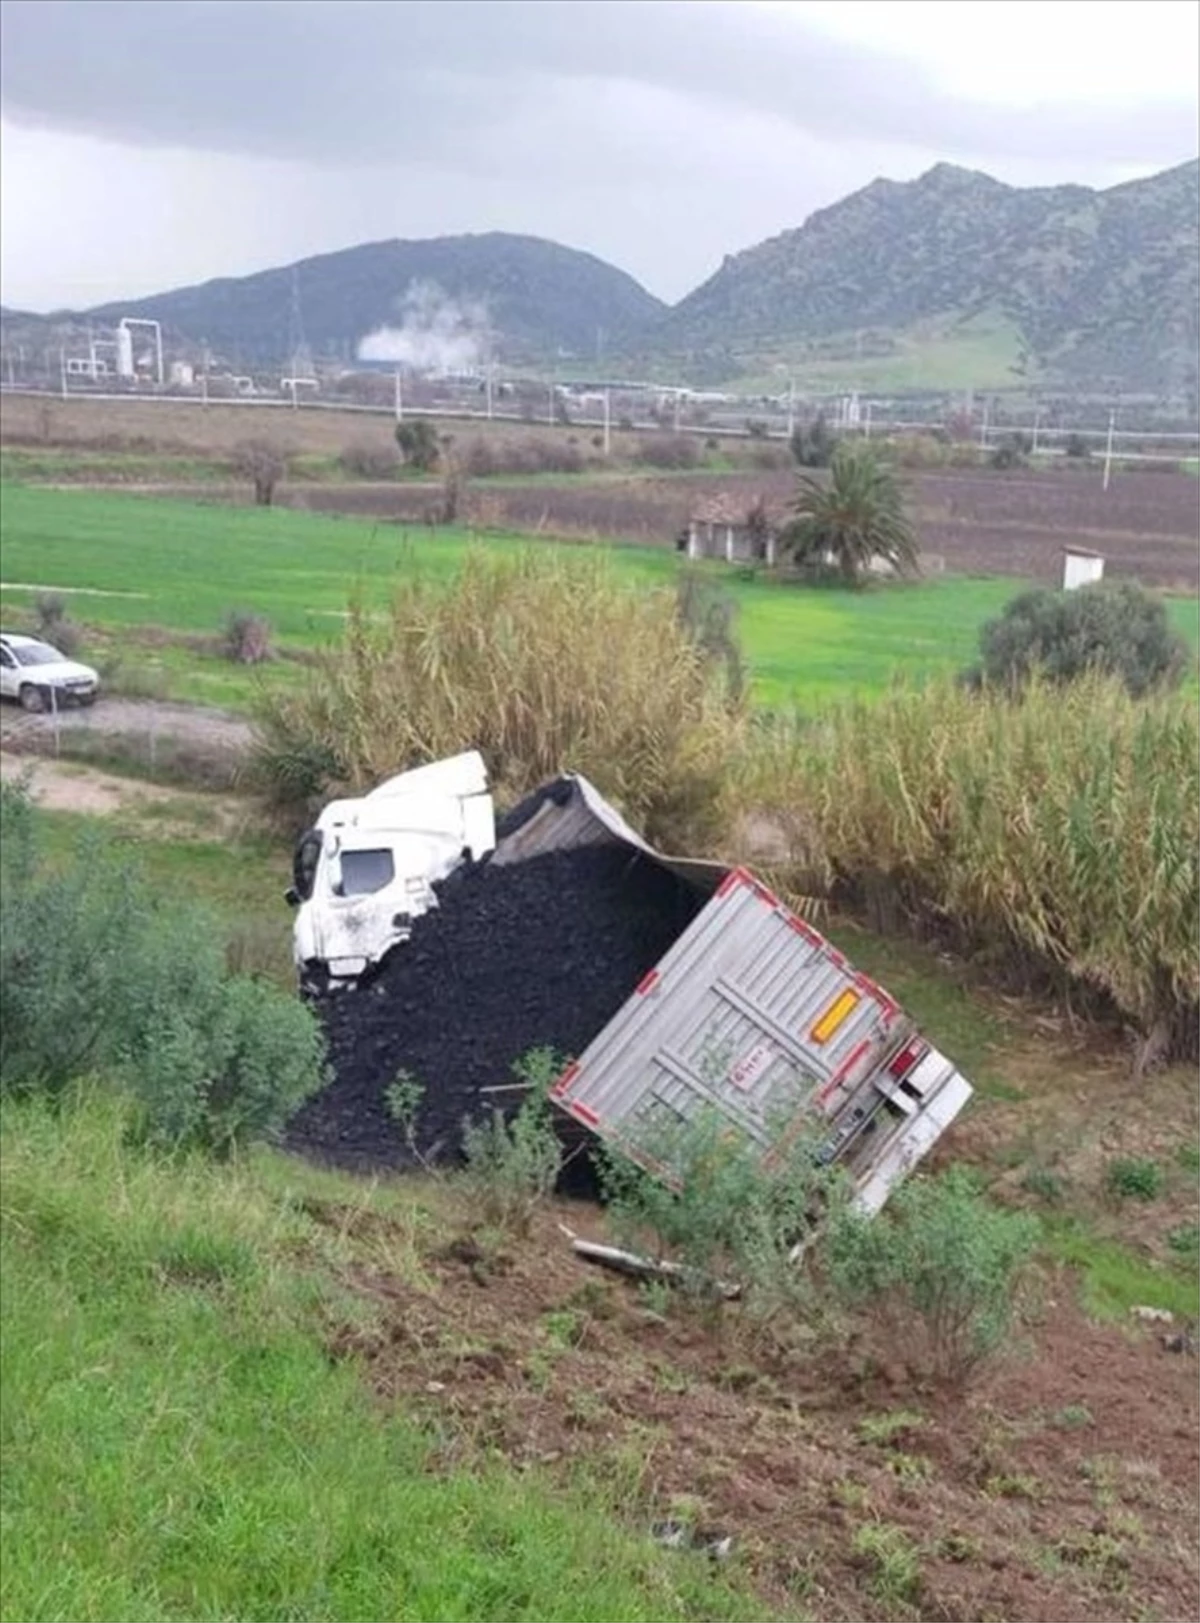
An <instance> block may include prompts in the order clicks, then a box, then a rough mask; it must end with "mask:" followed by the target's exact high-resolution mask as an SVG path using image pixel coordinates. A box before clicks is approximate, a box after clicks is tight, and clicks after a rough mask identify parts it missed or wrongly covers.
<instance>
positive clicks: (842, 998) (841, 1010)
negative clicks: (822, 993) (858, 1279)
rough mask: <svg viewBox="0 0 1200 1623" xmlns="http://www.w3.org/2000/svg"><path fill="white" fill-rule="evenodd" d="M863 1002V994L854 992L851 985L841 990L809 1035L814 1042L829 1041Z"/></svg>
mask: <svg viewBox="0 0 1200 1623" xmlns="http://www.w3.org/2000/svg"><path fill="white" fill-rule="evenodd" d="M861 1002H862V996H861V994H860V993H858V992H852V991H851V990H850V988H849V987H847V988H846V990H845V991H844V992H839V993H838V995H837V997H835V998H834V1000H833V1002H832V1003H831V1004H830V1005H829V1007H828V1008H827V1009H826V1010H825V1013H824V1014H823V1015H822V1016H821V1018H820V1019H819V1020H818V1021H817V1023H816V1025H815V1026H814V1027H813V1028H812V1030H811V1031H810V1032H809V1034H808V1035H809V1036H810V1037H811V1039H812V1040H813V1042H814V1043H827V1042H828V1041H829V1039H830V1038H831V1037H832V1036H833V1034H834V1032H835V1031H836V1030H837V1029H838V1027H839V1026H840V1025H842V1024H843V1023H844V1022H845V1021H846V1020H848V1019H849V1018H850V1015H851V1014H852V1013H853V1011H854V1010H855V1009H856V1008H857V1007H858V1005H859V1004H860V1003H861Z"/></svg>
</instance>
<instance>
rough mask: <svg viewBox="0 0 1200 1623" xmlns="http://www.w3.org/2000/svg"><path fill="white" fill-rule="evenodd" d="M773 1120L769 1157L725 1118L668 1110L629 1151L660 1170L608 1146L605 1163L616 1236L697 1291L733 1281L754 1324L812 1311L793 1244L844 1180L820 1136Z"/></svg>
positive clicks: (832, 1202) (831, 1203)
mask: <svg viewBox="0 0 1200 1623" xmlns="http://www.w3.org/2000/svg"><path fill="white" fill-rule="evenodd" d="M715 1063H716V1064H720V1061H719V1059H718V1060H716V1061H715ZM774 1125H775V1126H776V1127H777V1128H778V1129H779V1130H778V1131H776V1132H775V1133H774V1134H773V1139H774V1142H776V1143H778V1144H785V1145H786V1146H787V1147H786V1149H785V1150H784V1151H783V1152H782V1153H781V1154H779V1155H777V1156H776V1157H775V1158H774V1159H773V1160H771V1161H770V1162H769V1163H767V1162H765V1161H764V1158H763V1153H762V1149H761V1147H760V1146H759V1145H757V1144H755V1143H753V1142H751V1141H750V1140H749V1139H747V1138H745V1137H744V1136H743V1135H741V1134H739V1133H737V1132H734V1131H731V1129H730V1125H729V1121H728V1119H727V1118H726V1117H725V1116H723V1115H722V1114H721V1113H720V1112H718V1111H716V1110H703V1111H701V1112H699V1113H698V1114H697V1116H696V1117H695V1118H693V1119H692V1120H690V1121H686V1122H681V1121H678V1120H677V1119H675V1118H674V1117H669V1118H665V1119H663V1120H662V1121H649V1122H646V1123H643V1124H642V1125H641V1127H640V1130H638V1131H636V1133H635V1137H634V1139H633V1142H632V1144H631V1148H632V1149H633V1150H636V1152H637V1153H638V1154H639V1155H640V1156H642V1157H644V1159H645V1160H646V1162H647V1163H648V1164H649V1165H652V1166H655V1167H657V1168H658V1169H659V1173H658V1175H651V1174H650V1173H649V1172H647V1171H645V1170H644V1168H643V1166H642V1164H641V1163H640V1161H638V1160H635V1159H633V1158H632V1157H631V1156H630V1155H628V1154H626V1153H623V1152H621V1151H619V1150H609V1151H608V1152H607V1153H606V1155H605V1157H604V1162H603V1169H602V1180H603V1184H604V1189H605V1194H606V1196H607V1200H608V1220H609V1222H610V1224H611V1225H612V1227H613V1230H614V1232H615V1234H616V1235H617V1237H618V1239H619V1241H620V1242H621V1243H623V1244H626V1245H629V1246H631V1247H632V1248H634V1249H638V1250H643V1251H646V1250H648V1251H649V1253H650V1254H651V1255H652V1256H654V1257H655V1258H656V1259H658V1260H664V1259H665V1260H668V1261H671V1262H674V1263H676V1264H678V1265H679V1266H680V1267H682V1269H683V1270H684V1274H683V1284H684V1285H685V1287H686V1288H688V1289H690V1291H691V1292H692V1293H693V1294H698V1295H701V1296H710V1297H711V1296H712V1295H713V1294H714V1286H715V1282H716V1281H718V1280H719V1281H720V1282H721V1283H723V1284H733V1285H735V1286H737V1287H738V1289H739V1290H740V1292H741V1297H742V1300H743V1302H744V1305H745V1310H746V1312H747V1314H748V1315H749V1317H750V1319H751V1320H752V1321H753V1323H754V1325H755V1326H756V1328H757V1329H758V1330H759V1331H763V1330H766V1329H768V1328H769V1327H772V1326H774V1327H775V1328H776V1329H778V1328H779V1327H780V1324H781V1322H786V1321H787V1320H793V1321H794V1320H795V1319H796V1318H797V1317H798V1316H802V1315H803V1316H807V1315H809V1314H811V1313H812V1312H813V1311H815V1307H816V1298H815V1295H814V1292H813V1287H812V1283H811V1279H810V1277H809V1275H808V1273H807V1271H806V1270H805V1269H804V1268H803V1267H802V1266H800V1265H799V1264H798V1262H797V1261H796V1260H794V1258H795V1253H796V1248H797V1246H800V1245H803V1244H804V1242H805V1241H806V1240H807V1239H808V1238H809V1237H810V1236H811V1234H812V1232H813V1226H814V1223H815V1222H816V1220H817V1219H818V1218H819V1217H820V1216H822V1215H827V1214H828V1213H829V1211H830V1210H831V1209H832V1208H834V1207H836V1206H837V1205H838V1204H839V1203H840V1202H841V1201H842V1200H843V1199H844V1195H845V1187H846V1186H845V1182H844V1179H843V1175H842V1173H841V1172H840V1171H839V1170H838V1169H836V1168H828V1167H825V1166H823V1165H822V1164H821V1162H820V1158H819V1156H818V1154H817V1150H818V1146H819V1135H814V1133H799V1134H795V1133H792V1134H790V1135H789V1133H787V1132H785V1131H784V1130H783V1128H784V1125H785V1124H784V1123H782V1122H780V1123H776V1124H774Z"/></svg>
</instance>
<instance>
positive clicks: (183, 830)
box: [0, 751, 253, 839]
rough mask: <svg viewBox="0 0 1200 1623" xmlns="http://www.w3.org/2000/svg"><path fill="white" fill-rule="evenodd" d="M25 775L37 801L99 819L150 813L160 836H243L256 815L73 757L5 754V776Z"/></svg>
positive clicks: (240, 805) (9, 779)
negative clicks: (48, 757) (122, 775)
mask: <svg viewBox="0 0 1200 1623" xmlns="http://www.w3.org/2000/svg"><path fill="white" fill-rule="evenodd" d="M22 779H25V780H26V781H27V782H28V784H29V791H30V795H31V797H32V799H33V800H34V801H35V802H36V803H37V804H38V805H39V806H42V807H44V808H45V809H46V810H47V811H67V812H81V813H84V814H85V815H88V816H95V817H112V816H116V815H117V814H121V815H122V816H127V817H132V818H137V817H139V816H149V817H152V818H153V823H154V833H155V836H156V837H157V838H160V839H198V838H205V839H217V838H221V837H222V836H225V835H234V834H240V833H242V832H244V831H245V829H246V827H247V824H248V823H249V822H250V821H251V820H252V816H253V813H252V809H251V808H250V807H249V806H248V805H247V804H246V803H245V802H243V801H239V800H233V799H229V798H227V797H225V798H223V797H221V796H217V795H198V794H191V793H186V792H182V791H180V790H178V789H171V788H167V787H165V786H164V785H162V784H157V783H145V782H142V781H141V780H139V779H136V778H122V777H118V776H117V775H115V774H114V773H111V772H101V771H97V770H96V769H95V768H93V767H88V766H84V765H82V764H80V763H78V762H74V761H61V760H48V759H46V758H45V757H36V758H33V759H31V758H30V757H29V756H27V755H13V754H10V753H8V752H7V751H3V752H0V780H2V781H3V782H5V783H16V782H19V781H20V780H22ZM172 813H177V814H178V815H177V816H172Z"/></svg>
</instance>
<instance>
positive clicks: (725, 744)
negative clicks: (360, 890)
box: [256, 548, 744, 849]
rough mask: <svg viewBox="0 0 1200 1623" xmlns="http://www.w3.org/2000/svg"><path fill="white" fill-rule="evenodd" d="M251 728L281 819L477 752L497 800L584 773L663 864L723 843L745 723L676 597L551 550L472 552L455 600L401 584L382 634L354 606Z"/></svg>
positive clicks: (453, 591)
mask: <svg viewBox="0 0 1200 1623" xmlns="http://www.w3.org/2000/svg"><path fill="white" fill-rule="evenodd" d="M258 718H259V739H258V746H257V750H256V760H257V771H258V774H259V777H260V782H261V783H262V785H263V787H264V788H265V789H266V790H267V791H268V793H269V794H270V796H271V798H272V799H273V800H274V802H275V803H276V804H288V803H289V802H288V796H289V795H292V794H294V793H295V792H296V791H297V790H299V791H301V793H302V794H303V795H305V796H307V795H308V794H309V793H311V792H314V790H315V788H316V782H317V780H318V779H323V782H322V783H321V788H325V789H327V788H330V787H333V786H345V787H347V788H349V789H350V790H352V791H353V792H356V793H357V792H361V791H362V790H363V789H364V788H367V787H369V786H371V785H372V784H374V783H378V782H379V781H380V780H381V779H382V778H385V777H390V776H391V775H392V774H393V773H395V772H397V771H400V770H402V769H403V768H405V767H408V766H416V765H419V764H421V763H422V762H426V761H431V760H436V759H438V758H440V757H442V756H446V755H452V754H455V753H457V752H458V751H459V750H463V749H472V748H475V749H479V750H481V751H482V753H483V756H484V759H485V760H486V761H487V763H488V768H489V773H490V775H491V778H492V781H493V783H494V785H495V786H496V788H497V791H498V792H499V793H500V795H501V796H502V797H503V796H505V795H508V796H519V795H521V794H524V793H526V792H528V790H530V789H532V788H534V787H536V786H537V785H538V784H540V783H543V782H545V780H546V779H547V778H550V777H553V776H555V775H556V774H557V773H558V772H560V771H563V770H565V769H566V770H574V771H579V772H583V773H586V774H587V775H588V776H589V777H590V778H592V779H593V781H594V782H595V783H596V785H597V787H598V788H599V789H600V790H601V792H602V793H604V794H606V795H609V796H610V797H611V798H612V799H613V800H615V801H616V802H617V803H618V804H620V805H621V807H622V809H623V810H624V812H625V814H626V815H627V816H629V817H630V818H632V819H634V820H635V821H638V822H640V823H641V824H642V825H643V826H644V828H645V831H646V833H647V836H648V837H649V838H651V839H653V840H661V842H662V843H663V844H664V845H666V846H667V848H668V849H687V848H688V847H689V846H696V845H699V846H710V845H711V843H712V841H713V840H714V838H715V837H716V836H717V834H719V832H720V831H721V829H722V827H723V826H724V822H725V818H726V815H727V802H726V789H727V786H728V778H729V769H730V764H731V761H732V758H733V755H734V753H735V750H736V747H737V743H738V740H739V739H740V736H741V733H742V729H743V725H744V711H743V707H742V706H741V704H740V703H738V702H735V701H733V700H731V699H730V697H729V695H728V693H727V692H726V691H725V684H724V682H723V680H722V678H721V675H720V673H719V672H717V671H716V670H714V669H713V666H712V663H711V661H710V660H709V659H708V658H707V657H706V656H705V654H704V652H703V651H702V650H701V649H700V648H698V647H697V646H696V644H695V642H694V641H693V639H692V637H691V636H690V635H689V634H688V632H687V631H686V630H685V629H684V628H683V627H682V626H681V625H680V624H679V623H678V621H677V618H676V606H675V602H674V597H673V594H672V593H671V592H670V591H647V590H646V589H645V588H644V587H643V586H641V585H633V584H630V583H627V582H625V581H623V580H621V579H620V578H619V577H618V576H617V575H616V574H615V573H614V572H613V570H612V568H611V566H610V564H609V563H608V562H607V561H606V560H605V559H604V558H602V557H588V556H580V555H578V554H573V553H566V552H560V551H555V550H552V549H541V550H538V549H531V550H529V551H526V552H523V553H518V554H516V555H508V556H501V557H497V556H495V555H492V554H489V553H487V552H486V551H485V550H484V549H482V548H480V549H476V550H474V551H472V552H471V553H470V554H469V555H468V558H467V560H466V562H465V564H464V566H463V568H462V569H461V571H460V573H459V574H458V576H457V577H456V578H455V579H454V581H453V582H452V583H451V584H450V585H449V586H448V587H443V586H441V585H434V584H431V583H429V582H426V581H421V580H419V579H409V580H406V581H404V582H403V583H402V584H401V585H400V587H399V588H398V589H397V592H396V594H395V596H394V598H393V600H392V604H391V609H390V613H389V614H388V615H387V617H386V618H385V619H384V620H383V621H382V622H379V621H376V620H374V619H372V618H369V617H368V616H367V615H366V614H365V613H364V611H363V609H362V607H361V605H359V604H353V605H352V606H351V613H350V617H349V620H348V622H347V626H346V631H345V634H344V636H343V638H342V640H341V642H340V643H338V644H335V645H334V646H333V647H332V648H331V649H329V650H328V651H326V652H325V653H324V654H323V655H322V658H321V661H320V664H319V665H318V666H317V667H315V668H314V670H313V671H312V672H311V673H309V675H308V678H307V681H306V684H305V686H303V687H300V688H298V689H296V690H294V691H293V690H289V691H288V692H286V693H285V692H279V693H275V694H264V695H263V696H262V697H261V699H260V702H259V709H258ZM676 842H679V843H676Z"/></svg>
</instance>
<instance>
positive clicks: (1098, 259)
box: [655, 162, 1200, 393]
mask: <svg viewBox="0 0 1200 1623" xmlns="http://www.w3.org/2000/svg"><path fill="white" fill-rule="evenodd" d="M1198 212H1200V164H1198V163H1196V162H1192V163H1187V164H1183V165H1181V166H1180V167H1179V168H1176V169H1170V170H1167V171H1166V172H1165V173H1163V174H1159V175H1155V176H1152V177H1151V178H1149V179H1146V180H1138V181H1133V182H1130V183H1129V184H1126V185H1123V186H1117V187H1113V188H1112V189H1111V190H1108V191H1102V192H1096V191H1091V190H1089V189H1088V188H1086V187H1083V186H1051V187H1039V188H1032V189H1027V188H1018V187H1014V186H1006V185H1003V184H1002V183H1001V182H999V181H997V180H992V179H991V178H990V177H989V176H987V175H983V174H978V173H975V172H972V171H970V170H966V169H958V168H955V167H953V166H952V165H950V164H939V165H938V166H937V167H936V168H934V169H931V170H930V171H929V172H928V174H925V175H923V176H921V178H920V179H919V180H914V181H910V182H907V183H904V184H900V183H897V182H895V181H888V180H876V181H873V182H872V183H871V184H870V185H869V186H866V187H864V188H863V190H862V191H859V192H855V193H854V194H853V195H852V196H851V197H848V198H846V199H845V200H844V201H842V202H840V203H837V204H835V205H834V206H833V207H831V208H827V209H822V210H821V211H820V212H819V213H816V214H814V215H813V216H812V217H811V218H810V219H809V220H808V221H806V222H805V224H804V225H803V226H801V227H800V228H799V229H798V230H794V231H787V232H784V233H783V234H782V235H781V236H778V237H773V238H771V239H770V240H769V241H767V242H763V243H760V244H759V245H758V246H757V247H754V248H749V249H747V250H746V251H745V252H744V253H740V254H737V255H734V256H733V257H731V258H728V259H726V261H725V263H724V264H723V265H722V267H721V269H720V270H719V271H718V272H717V273H716V275H715V276H713V277H711V278H710V279H709V280H708V281H707V282H705V283H704V284H703V286H702V287H699V288H697V289H696V291H695V292H694V293H691V294H689V296H688V297H687V298H685V299H684V300H683V301H682V302H681V303H680V304H678V305H676V307H675V308H674V309H673V310H672V311H671V313H670V315H669V316H668V317H667V318H666V319H665V321H664V322H663V323H662V324H661V326H660V328H659V329H658V330H657V331H656V335H655V338H656V347H658V348H660V349H663V350H665V351H666V352H668V353H674V354H676V355H690V356H691V357H692V358H693V361H694V362H699V363H701V364H704V363H705V362H707V368H708V370H709V372H710V373H712V372H717V373H720V372H722V371H724V372H726V373H729V374H731V375H732V374H736V373H737V372H738V371H739V370H740V371H745V370H747V368H748V366H751V365H753V364H754V362H755V361H757V360H761V358H762V357H763V356H764V355H766V354H767V353H769V352H770V351H771V350H772V349H773V348H774V347H776V346H779V345H781V344H787V343H789V342H790V343H795V341H797V340H799V341H802V343H803V341H807V342H808V344H809V345H810V346H811V349H812V352H813V353H814V354H820V353H826V354H837V353H838V352H839V346H838V344H837V342H836V341H837V340H838V339H839V338H841V339H843V340H845V341H847V342H846V343H843V345H842V346H841V349H842V352H845V351H846V348H847V345H848V343H853V344H855V345H856V346H857V352H858V353H859V354H860V355H862V354H864V353H866V354H875V355H878V354H880V353H883V354H886V353H887V352H888V346H889V344H894V343H895V341H896V337H897V335H900V334H905V333H912V332H914V330H917V329H920V328H921V327H922V326H926V327H930V326H933V327H936V329H937V330H938V331H939V332H940V333H941V334H942V335H943V336H945V337H948V338H951V339H952V338H953V335H954V332H955V330H956V329H961V330H963V331H964V332H966V331H970V330H971V328H972V327H974V328H976V329H977V328H978V326H979V324H980V323H981V322H982V323H990V324H991V325H992V327H993V328H994V329H995V330H997V331H1006V332H1007V333H1008V334H1009V335H1010V340H1011V347H1012V354H1011V358H1010V362H1009V369H1010V371H1011V373H1012V377H1013V381H1014V382H1018V381H1020V379H1021V378H1022V377H1026V378H1029V379H1033V378H1038V377H1040V378H1042V379H1052V380H1056V381H1061V382H1063V383H1068V384H1074V385H1076V386H1079V387H1084V388H1089V387H1096V388H1104V389H1108V388H1114V387H1116V388H1121V389H1125V390H1147V391H1152V392H1156V393H1157V392H1182V391H1186V390H1188V389H1191V390H1193V391H1194V389H1195V378H1196V349H1197V337H1198V329H1197V306H1198V302H1200V247H1198V239H1197V216H1198ZM802 353H803V349H802V348H801V354H802Z"/></svg>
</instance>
